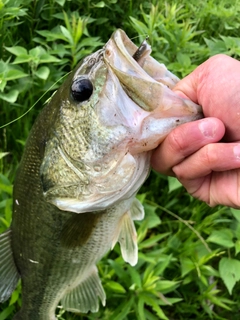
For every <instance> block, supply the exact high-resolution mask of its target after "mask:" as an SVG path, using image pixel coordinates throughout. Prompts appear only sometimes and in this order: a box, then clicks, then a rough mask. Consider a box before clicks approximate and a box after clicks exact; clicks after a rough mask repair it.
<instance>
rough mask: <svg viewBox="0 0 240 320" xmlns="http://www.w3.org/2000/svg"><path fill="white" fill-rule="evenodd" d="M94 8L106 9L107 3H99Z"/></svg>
mask: <svg viewBox="0 0 240 320" xmlns="http://www.w3.org/2000/svg"><path fill="white" fill-rule="evenodd" d="M94 7H96V8H104V7H105V2H104V1H99V2H98V3H96V4H94Z"/></svg>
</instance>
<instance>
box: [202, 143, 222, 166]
mask: <svg viewBox="0 0 240 320" xmlns="http://www.w3.org/2000/svg"><path fill="white" fill-rule="evenodd" d="M203 150H204V152H203V153H202V163H203V164H204V165H205V166H207V167H209V168H211V167H213V165H214V164H216V163H217V162H218V160H219V159H218V154H217V153H216V152H215V148H214V145H213V144H208V145H206V146H205V147H204V148H203Z"/></svg>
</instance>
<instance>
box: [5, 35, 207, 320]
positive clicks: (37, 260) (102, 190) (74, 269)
mask: <svg viewBox="0 0 240 320" xmlns="http://www.w3.org/2000/svg"><path fill="white" fill-rule="evenodd" d="M135 52H137V54H136V55H135V56H136V57H135V58H136V60H137V61H136V60H134V58H133V55H134V53H135ZM150 52H151V50H150V46H149V45H147V44H145V45H144V47H143V48H142V49H141V50H138V51H137V47H136V46H135V45H134V44H133V43H132V42H131V41H130V39H129V38H128V37H127V35H126V34H125V33H124V32H123V31H122V30H117V31H116V32H115V33H114V34H113V35H112V37H111V38H110V40H109V41H108V42H107V44H106V45H105V46H104V47H103V49H101V50H99V51H97V52H95V53H93V54H92V55H90V56H88V57H86V58H85V59H84V60H83V61H82V62H81V63H80V64H79V65H78V66H77V67H76V69H75V70H73V72H72V73H71V74H70V75H69V76H68V78H67V79H66V81H65V82H64V84H63V85H62V86H61V87H60V88H59V90H58V91H57V92H56V93H55V94H54V95H53V97H52V98H51V100H50V101H49V103H48V104H47V105H46V106H45V107H44V108H43V110H42V112H41V113H40V115H39V116H38V118H37V120H36V122H35V124H34V125H33V128H32V130H31V132H30V135H29V137H28V140H27V142H26V146H25V151H24V154H23V157H22V160H21V163H20V167H19V169H18V172H17V175H16V179H15V183H14V194H13V197H14V204H13V217H12V223H11V227H10V229H9V230H7V231H6V232H5V233H3V234H1V235H0V271H1V272H0V302H2V301H5V300H7V299H8V298H9V296H10V295H11V293H12V291H13V290H14V289H15V287H16V285H17V282H18V279H19V278H21V281H22V307H21V309H20V310H19V312H18V313H17V314H16V315H15V316H14V320H54V319H55V310H56V308H57V306H58V304H59V303H61V304H62V306H63V307H64V308H65V309H66V310H68V311H72V312H80V313H87V312H89V311H91V312H97V311H98V309H99V300H100V301H101V302H102V304H103V305H105V301H106V296H105V293H104V290H103V287H102V285H101V281H100V279H99V276H98V272H97V268H96V264H97V262H98V261H99V260H100V259H101V258H102V257H103V256H104V254H105V253H107V252H108V251H109V250H110V249H111V248H113V247H114V245H115V244H116V242H119V243H120V248H121V253H122V256H123V259H124V260H125V261H126V262H128V263H130V264H131V265H135V264H136V263H137V234H136V230H135V227H134V223H133V221H134V220H142V219H143V217H144V210H143V206H142V205H141V203H140V202H139V201H138V200H137V199H136V198H135V195H136V193H137V191H138V189H139V188H140V186H141V185H142V184H143V182H144V181H145V179H146V177H147V175H148V172H149V167H150V156H151V150H152V149H154V148H155V147H157V145H158V144H159V143H160V142H161V141H162V140H163V139H164V138H165V137H166V135H167V134H168V133H169V132H170V131H171V130H173V129H174V128H175V127H176V126H178V125H179V124H181V123H185V122H188V121H193V120H196V119H198V118H200V117H202V113H201V108H200V107H199V106H197V105H196V104H194V103H193V102H191V101H189V100H186V99H183V98H180V97H178V96H177V95H176V94H175V93H174V92H172V90H171V88H172V87H173V86H174V84H175V83H177V81H178V78H177V77H175V76H174V75H173V74H172V73H170V72H169V71H168V70H167V69H166V67H165V66H164V65H162V64H159V63H158V62H157V61H156V60H154V59H153V58H152V57H151V56H150Z"/></svg>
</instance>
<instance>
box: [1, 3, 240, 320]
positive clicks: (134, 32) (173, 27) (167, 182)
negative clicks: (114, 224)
mask: <svg viewBox="0 0 240 320" xmlns="http://www.w3.org/2000/svg"><path fill="white" fill-rule="evenodd" d="M116 28H122V29H124V30H125V31H126V32H127V34H128V35H129V36H130V37H132V38H134V41H135V43H136V44H138V43H140V42H141V40H143V38H144V37H145V36H146V34H148V35H149V39H150V40H149V41H150V43H151V45H152V49H153V56H154V57H155V58H156V59H158V60H159V61H161V62H163V63H165V64H166V66H167V67H168V68H169V69H170V70H171V71H172V72H174V73H175V74H177V75H178V76H179V77H183V76H185V75H186V74H188V73H189V72H191V71H192V70H193V69H194V68H195V67H196V66H197V65H199V64H200V63H202V62H203V61H204V60H206V59H207V58H208V57H210V56H211V55H214V54H217V53H226V54H228V55H231V56H232V57H234V58H237V59H239V56H240V49H239V48H240V46H239V43H240V38H239V31H240V4H239V2H238V1H235V2H234V1H230V0H229V1H225V0H219V1H216V0H215V1H213V0H204V1H202V2H200V3H196V1H193V0H188V1H186V0H183V1H180V0H175V1H166V2H159V1H139V0H137V1H134V3H133V2H132V1H131V0H130V1H126V0H123V1H121V2H120V1H119V2H118V1H117V0H109V1H107V0H106V1H96V0H94V1H87V0H85V1H83V0H81V1H80V0H79V1H77V0H73V1H65V0H55V1H54V0H46V1H44V0H38V1H37V0H35V1H30V0H27V1H24V2H23V1H20V0H2V1H0V35H1V36H0V58H1V59H0V126H3V127H2V128H1V130H0V170H1V171H0V232H3V231H4V230H5V229H6V228H8V227H9V225H10V223H11V204H12V184H13V181H14V176H15V172H16V168H17V166H18V163H19V161H20V159H21V154H22V152H23V148H24V144H25V141H26V138H27V136H28V133H29V130H30V128H31V126H32V124H33V121H34V119H35V118H36V116H37V114H38V113H39V111H40V110H41V108H42V105H43V104H44V102H45V101H46V100H47V99H48V97H50V96H51V94H52V93H53V91H54V90H55V89H56V88H57V87H58V86H59V84H60V83H61V81H62V77H63V76H64V75H65V74H66V73H68V72H69V71H70V70H71V69H72V68H73V67H74V66H75V64H76V63H77V62H78V61H79V60H80V59H81V58H82V57H83V56H85V55H87V54H89V53H91V52H93V51H95V50H97V49H98V48H99V47H101V46H102V45H103V43H105V42H106V41H107V40H108V38H109V37H110V35H111V33H112V31H114V30H115V29H116ZM57 81H59V82H58V83H57ZM43 95H44V96H43ZM42 96H43V97H42ZM36 102H37V103H36ZM32 106H34V107H33V108H32V109H31V107H32ZM29 109H31V110H30V111H29V112H28V113H27V115H25V116H24V117H22V118H21V116H22V115H23V114H24V113H26V112H27V111H28V110H29ZM15 119H18V120H17V121H15V122H14V123H12V124H11V125H7V126H5V124H7V123H9V122H11V121H12V120H15ZM138 197H139V199H140V201H142V203H143V204H144V206H145V210H146V218H145V219H144V221H142V222H138V223H137V229H138V240H139V262H138V264H137V266H136V267H134V268H132V267H131V266H129V265H127V264H126V263H124V262H123V260H122V258H121V256H120V251H119V247H118V246H116V247H115V248H114V250H113V251H112V252H110V253H109V254H108V255H107V256H106V257H104V259H102V260H101V261H100V263H99V265H98V267H99V273H100V275H101V278H102V281H103V285H104V288H105V290H106V293H107V306H106V307H105V308H101V309H100V311H99V312H98V313H97V314H89V315H76V314H72V313H67V312H65V311H64V310H63V309H62V308H59V309H58V319H62V320H71V319H102V320H105V319H106V320H112V319H114V320H121V319H124V320H132V319H134V320H136V319H139V320H145V319H146V320H155V319H176V320H181V319H184V320H186V319H231V320H235V319H236V320H237V319H239V308H240V300H239V294H238V293H239V290H240V284H239V281H238V280H239V279H240V274H239V270H240V268H239V252H240V219H239V216H238V211H237V210H233V209H229V208H226V207H220V206H219V207H216V208H209V207H208V206H207V205H206V204H204V203H202V202H200V201H197V200H196V199H193V198H192V197H191V196H189V195H188V194H187V193H186V192H185V190H184V189H183V188H182V187H181V186H180V185H179V183H178V182H177V181H176V180H175V179H173V178H167V177H165V176H162V175H160V174H158V173H156V172H152V173H151V175H150V177H149V179H148V180H147V181H146V183H145V184H144V186H143V187H142V188H141V190H140V193H139V195H138ZM229 269H231V271H232V274H231V275H229V274H228V273H227V270H229ZM20 304H21V288H20V285H19V287H18V288H17V289H16V290H15V291H14V293H13V295H12V298H11V299H10V300H9V301H7V302H5V303H3V304H1V305H0V320H4V319H8V320H10V319H12V317H13V314H15V313H16V311H17V310H18V309H19V306H20Z"/></svg>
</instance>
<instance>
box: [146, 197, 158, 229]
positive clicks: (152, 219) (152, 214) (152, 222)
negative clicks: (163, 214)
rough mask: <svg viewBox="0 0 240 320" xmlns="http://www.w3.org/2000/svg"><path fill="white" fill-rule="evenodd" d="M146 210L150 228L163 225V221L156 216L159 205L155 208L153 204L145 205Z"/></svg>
mask: <svg viewBox="0 0 240 320" xmlns="http://www.w3.org/2000/svg"><path fill="white" fill-rule="evenodd" d="M143 206H144V210H145V220H146V221H147V226H148V228H150V229H151V228H154V227H156V226H158V225H159V224H161V219H160V218H159V216H158V215H157V214H156V210H157V205H156V206H154V205H152V204H148V203H143Z"/></svg>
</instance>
